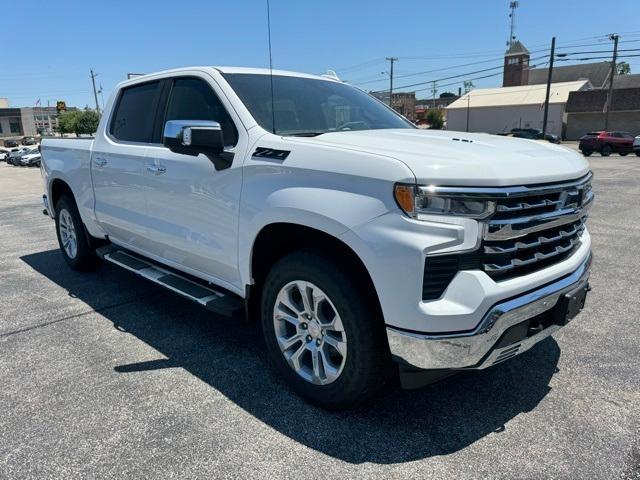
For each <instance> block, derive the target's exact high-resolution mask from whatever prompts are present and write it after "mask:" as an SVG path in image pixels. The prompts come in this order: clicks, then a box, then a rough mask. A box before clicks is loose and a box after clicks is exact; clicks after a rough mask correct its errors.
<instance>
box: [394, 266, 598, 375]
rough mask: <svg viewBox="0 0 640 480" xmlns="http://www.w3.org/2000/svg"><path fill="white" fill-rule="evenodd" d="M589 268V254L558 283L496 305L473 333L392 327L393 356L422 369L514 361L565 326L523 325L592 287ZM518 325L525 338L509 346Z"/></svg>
mask: <svg viewBox="0 0 640 480" xmlns="http://www.w3.org/2000/svg"><path fill="white" fill-rule="evenodd" d="M590 269H591V255H589V256H588V257H587V258H586V259H585V260H584V261H583V262H582V263H581V264H580V266H579V267H578V268H577V269H576V270H575V271H574V272H572V273H571V274H569V275H567V276H565V277H563V278H561V279H560V280H557V281H554V282H552V283H549V284H547V285H545V286H543V287H540V288H537V289H535V290H533V291H530V292H528V293H525V294H522V295H520V296H517V297H515V298H512V299H510V300H506V301H502V302H500V303H497V304H495V305H494V306H493V307H491V308H490V309H489V310H488V311H487V313H486V314H485V315H484V317H483V318H482V321H481V322H480V323H479V325H478V326H477V327H476V328H475V329H474V330H473V331H469V332H464V333H460V332H458V333H453V334H437V335H428V334H420V333H413V332H407V331H404V330H401V329H397V328H394V327H390V326H388V327H387V337H388V341H389V348H390V350H391V354H392V355H393V357H394V359H395V360H396V361H398V362H400V363H402V364H405V365H409V366H412V367H416V368H420V369H469V368H471V369H483V368H487V367H489V366H491V365H495V364H496V363H499V362H501V361H503V360H507V359H509V358H512V357H514V356H516V355H519V354H520V353H522V352H525V351H527V350H529V349H530V348H531V347H532V346H533V345H535V344H536V343H538V342H540V341H541V340H543V339H545V338H546V337H548V336H549V335H551V334H552V333H554V332H555V331H557V330H558V329H559V328H561V326H562V324H561V323H559V322H551V323H550V322H548V321H546V322H542V323H541V325H542V326H543V328H540V329H538V330H537V331H536V330H533V332H537V333H533V334H530V333H531V329H529V332H527V326H528V323H527V324H525V322H527V320H530V319H534V318H542V317H544V315H545V313H546V314H550V313H551V312H552V311H553V310H552V309H554V308H556V306H557V305H558V303H559V301H560V299H561V298H562V297H563V296H564V295H566V294H568V293H570V292H574V291H577V290H579V289H584V288H588V283H589V274H590ZM547 316H549V315H547ZM520 325H523V326H524V332H523V336H522V338H520V339H518V337H515V340H514V341H513V342H510V341H509V339H508V338H507V337H508V336H509V335H512V334H513V332H514V330H516V329H518V326H520ZM512 327H513V328H512ZM505 340H506V341H505Z"/></svg>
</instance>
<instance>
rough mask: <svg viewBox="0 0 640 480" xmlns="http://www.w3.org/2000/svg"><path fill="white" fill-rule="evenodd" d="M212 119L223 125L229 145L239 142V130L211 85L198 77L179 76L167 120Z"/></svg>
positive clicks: (224, 135) (224, 134)
mask: <svg viewBox="0 0 640 480" xmlns="http://www.w3.org/2000/svg"><path fill="white" fill-rule="evenodd" d="M168 120H212V121H214V122H218V123H219V124H220V126H221V127H222V135H223V137H224V144H225V146H227V147H231V146H234V145H235V144H236V143H238V130H237V129H236V126H235V124H234V123H233V120H231V117H230V116H229V113H228V112H227V110H226V109H225V108H224V106H223V105H222V102H221V101H220V99H219V98H218V96H217V95H216V94H215V92H214V91H213V90H212V89H211V87H210V86H209V85H208V84H207V83H206V82H204V81H203V80H200V79H198V78H177V79H175V80H174V82H173V88H172V89H171V96H170V98H169V105H168V106H167V114H166V118H165V121H168Z"/></svg>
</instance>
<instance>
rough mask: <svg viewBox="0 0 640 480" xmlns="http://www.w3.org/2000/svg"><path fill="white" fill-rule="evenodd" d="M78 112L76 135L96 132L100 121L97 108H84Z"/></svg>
mask: <svg viewBox="0 0 640 480" xmlns="http://www.w3.org/2000/svg"><path fill="white" fill-rule="evenodd" d="M78 113H79V115H78V116H77V117H76V124H75V130H74V131H75V133H76V135H91V134H92V133H95V131H96V130H97V129H98V122H99V121H100V117H99V116H98V113H97V112H96V111H95V110H83V111H82V112H78Z"/></svg>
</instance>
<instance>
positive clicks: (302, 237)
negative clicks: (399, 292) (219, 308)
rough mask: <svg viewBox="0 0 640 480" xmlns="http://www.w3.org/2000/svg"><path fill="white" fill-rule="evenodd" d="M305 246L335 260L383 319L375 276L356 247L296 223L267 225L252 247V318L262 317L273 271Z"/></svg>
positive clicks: (249, 292) (249, 310) (249, 305)
mask: <svg viewBox="0 0 640 480" xmlns="http://www.w3.org/2000/svg"><path fill="white" fill-rule="evenodd" d="M303 249H307V250H314V251H318V252H320V253H322V254H325V255H327V256H329V257H330V258H332V259H335V261H336V263H337V264H338V265H339V266H341V267H343V268H344V270H345V272H348V275H349V276H350V277H351V278H353V279H354V281H355V287H356V288H357V289H358V290H359V291H360V292H361V293H363V294H366V295H367V296H368V298H371V299H373V308H374V309H375V310H376V313H377V314H378V318H380V319H383V316H382V308H381V306H380V300H379V298H378V294H377V291H376V289H375V285H374V283H373V279H372V278H371V275H370V273H369V271H368V270H367V268H366V266H365V264H364V262H363V261H362V259H361V258H360V256H359V255H358V254H357V253H356V252H355V250H353V249H352V248H351V247H350V246H349V245H348V244H346V243H345V242H344V241H342V240H340V239H339V238H337V237H336V236H334V235H332V234H331V233H328V232H325V231H323V230H319V229H317V228H314V227H310V226H306V225H301V224H296V223H288V222H276V223H270V224H268V225H265V226H264V227H263V228H262V229H261V230H260V231H259V232H258V234H257V235H256V237H255V240H254V242H253V246H252V248H251V252H250V260H249V265H250V271H251V278H252V280H253V283H252V284H249V285H247V286H246V289H247V294H246V297H247V298H246V301H247V314H248V315H247V316H248V319H249V320H252V319H255V318H258V317H257V316H256V315H257V314H259V305H260V294H261V289H262V285H263V282H264V280H265V278H266V276H267V274H268V272H269V270H270V269H271V268H272V267H273V265H275V263H276V262H277V261H278V260H279V259H280V258H282V257H283V256H285V255H287V254H288V253H291V252H294V251H297V250H303Z"/></svg>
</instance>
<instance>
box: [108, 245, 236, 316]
mask: <svg viewBox="0 0 640 480" xmlns="http://www.w3.org/2000/svg"><path fill="white" fill-rule="evenodd" d="M97 253H98V255H99V256H100V257H102V258H103V259H104V260H105V261H107V262H110V263H113V264H114V265H118V266H119V267H122V268H124V269H125V270H129V271H130V272H133V273H135V274H136V275H138V276H140V277H143V278H146V279H147V280H150V281H152V282H153V283H156V284H158V285H161V286H163V287H164V288H166V289H168V290H171V291H173V292H176V293H178V294H180V295H182V296H183V297H186V298H188V299H189V300H192V301H194V302H196V303H199V304H200V305H202V306H203V307H205V308H206V309H207V310H210V311H212V312H214V313H217V314H219V315H224V316H226V317H232V316H233V315H234V314H235V313H236V312H238V311H240V310H242V309H243V308H244V304H243V302H242V300H241V299H240V298H238V297H236V296H235V295H233V294H230V293H225V292H223V291H221V290H218V289H216V288H215V287H214V286H212V285H210V284H203V283H199V282H195V281H193V280H190V279H188V278H186V277H183V276H181V275H179V274H177V273H175V272H173V271H170V270H167V269H165V268H163V267H161V266H159V265H158V264H156V263H153V262H151V261H150V260H147V259H146V258H143V257H141V256H138V255H135V254H132V253H130V252H126V251H124V250H118V249H114V248H113V247H111V246H109V247H103V248H100V249H98V250H97Z"/></svg>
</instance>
